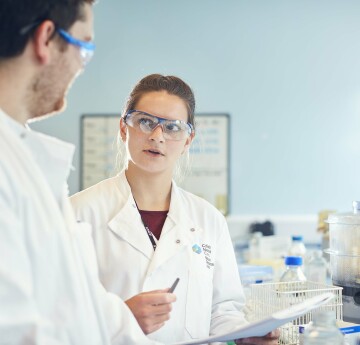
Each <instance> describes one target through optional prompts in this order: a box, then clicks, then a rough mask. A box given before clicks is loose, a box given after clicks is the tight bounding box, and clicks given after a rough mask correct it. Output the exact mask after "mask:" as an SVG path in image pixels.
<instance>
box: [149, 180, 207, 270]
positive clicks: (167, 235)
mask: <svg viewBox="0 0 360 345" xmlns="http://www.w3.org/2000/svg"><path fill="white" fill-rule="evenodd" d="M183 202H184V200H182V198H181V195H180V193H179V189H178V187H177V186H176V184H175V183H174V182H173V183H172V190H171V204H170V210H169V213H168V217H167V219H166V221H165V224H164V227H163V230H162V232H161V237H160V240H159V242H158V244H157V248H156V251H155V253H154V256H153V258H152V260H151V263H150V265H149V268H148V272H147V275H150V274H151V273H152V272H154V271H155V270H156V269H157V268H158V267H160V266H161V265H162V264H164V263H165V262H166V261H168V260H170V259H171V258H172V257H174V256H176V255H179V254H180V253H181V252H183V251H187V250H188V247H189V246H193V245H194V244H195V243H197V242H198V239H199V234H200V232H201V229H199V228H196V224H194V222H193V221H192V220H191V219H189V217H188V216H187V214H186V212H185V208H184V206H183V205H184V204H183ZM185 255H186V254H185Z"/></svg>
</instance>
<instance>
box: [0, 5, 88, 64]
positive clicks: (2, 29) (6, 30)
mask: <svg viewBox="0 0 360 345" xmlns="http://www.w3.org/2000/svg"><path fill="white" fill-rule="evenodd" d="M93 2H94V0H0V60H1V59H6V58H11V57H15V56H18V55H20V54H21V53H22V52H23V51H24V48H25V46H26V44H27V42H28V40H29V38H30V37H31V36H32V34H33V33H34V31H35V29H36V27H37V25H36V24H41V22H42V21H44V20H46V19H48V20H51V21H52V22H54V24H55V25H56V26H57V27H59V28H61V29H64V30H68V29H69V28H70V27H71V26H72V25H73V24H74V23H75V22H76V21H77V20H81V19H82V16H83V13H82V5H83V4H85V3H88V4H92V3H93ZM26 27H29V28H31V29H29V30H24V28H26Z"/></svg>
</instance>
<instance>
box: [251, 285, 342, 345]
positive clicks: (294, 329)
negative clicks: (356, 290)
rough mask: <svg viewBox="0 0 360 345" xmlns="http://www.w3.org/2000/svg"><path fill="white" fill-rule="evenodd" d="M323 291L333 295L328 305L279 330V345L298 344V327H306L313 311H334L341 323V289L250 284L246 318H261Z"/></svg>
mask: <svg viewBox="0 0 360 345" xmlns="http://www.w3.org/2000/svg"><path fill="white" fill-rule="evenodd" d="M326 292H332V293H333V294H334V295H335V298H333V299H332V300H331V301H329V302H328V303H327V304H325V305H322V306H321V307H318V308H316V309H314V310H312V311H310V312H308V313H306V314H304V315H303V316H301V317H299V318H297V319H295V320H293V321H292V322H290V323H287V324H285V325H283V326H281V327H280V339H279V344H286V345H297V344H299V325H305V324H308V323H309V322H310V321H312V313H313V312H314V311H316V310H333V311H334V312H335V313H336V319H337V320H342V318H343V313H342V288H341V287H336V286H332V285H325V284H320V283H315V282H311V281H306V282H286V283H266V284H252V285H251V286H250V298H249V302H248V305H247V307H248V308H247V311H248V315H247V316H248V318H249V320H250V321H257V320H260V319H263V318H264V317H266V316H269V315H271V314H272V313H274V312H276V311H278V310H281V309H285V308H288V307H290V306H291V305H293V304H297V303H300V302H303V301H305V300H306V299H308V298H310V297H314V296H318V295H321V294H323V293H326Z"/></svg>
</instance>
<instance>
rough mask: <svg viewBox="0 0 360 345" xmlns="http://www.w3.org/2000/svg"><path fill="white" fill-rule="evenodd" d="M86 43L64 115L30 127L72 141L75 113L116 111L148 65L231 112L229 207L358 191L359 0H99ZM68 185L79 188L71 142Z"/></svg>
mask: <svg viewBox="0 0 360 345" xmlns="http://www.w3.org/2000/svg"><path fill="white" fill-rule="evenodd" d="M95 18H96V44H97V51H96V54H95V57H94V60H93V61H92V62H91V63H90V65H89V67H88V68H87V71H86V73H85V74H84V75H83V76H82V77H81V78H80V79H79V80H78V81H77V83H76V85H75V86H74V87H73V90H72V93H71V94H70V96H69V106H68V110H67V111H66V112H65V114H63V115H61V116H58V117H55V118H53V119H49V120H45V121H43V122H41V123H37V124H35V125H33V127H35V128H37V129H39V130H42V131H44V132H47V133H50V134H53V135H56V136H58V137H60V138H62V139H64V140H67V141H70V142H73V143H75V144H76V145H79V132H80V128H79V118H80V116H81V115H82V114H84V113H120V112H121V109H122V106H123V104H124V100H125V98H126V96H127V94H128V92H129V91H130V89H131V87H132V85H133V84H134V83H135V82H136V81H137V80H138V79H140V78H141V77H143V76H144V75H146V74H149V73H153V72H160V73H165V74H176V75H178V76H180V77H182V78H184V79H185V80H186V81H187V82H189V84H190V85H192V87H193V89H194V91H195V93H196V97H197V111H198V112H221V113H223V112H227V113H229V114H230V115H231V123H232V128H231V149H232V152H231V171H230V175H231V213H232V214H243V215H246V214H255V215H256V214H260V215H263V214H271V215H286V214H290V215H307V214H310V215H313V214H316V213H317V212H318V211H319V210H320V209H324V208H333V209H338V210H343V211H345V210H350V207H351V201H352V200H354V199H357V198H359V195H360V182H359V176H360V145H359V138H360V114H359V110H360V2H359V1H358V0H346V1H343V0H336V1H335V0H317V1H314V0H301V1H295V0H291V1H289V0H251V1H250V0H225V1H219V0H218V1H216V0H196V1H194V0H182V1H169V0H152V1H148V0H122V1H119V0H101V1H100V2H99V4H98V5H96V10H95ZM75 168H76V171H74V173H73V174H72V175H71V177H70V190H71V192H75V191H77V190H78V189H79V170H78V168H79V151H77V153H76V157H75Z"/></svg>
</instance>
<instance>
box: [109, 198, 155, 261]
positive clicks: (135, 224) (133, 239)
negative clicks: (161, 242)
mask: <svg viewBox="0 0 360 345" xmlns="http://www.w3.org/2000/svg"><path fill="white" fill-rule="evenodd" d="M108 226H109V228H110V231H112V232H114V233H115V234H116V235H117V236H118V237H120V238H121V239H122V240H124V241H126V242H128V243H129V244H130V245H131V246H133V247H134V248H136V249H137V250H139V251H140V252H141V253H143V254H144V255H145V256H146V257H147V258H149V259H151V257H152V256H153V254H154V249H153V247H152V245H151V242H150V240H149V237H148V235H147V233H146V230H145V228H144V226H143V224H142V222H141V218H140V214H139V212H138V210H137V208H136V205H135V202H134V198H133V196H132V194H131V192H130V193H129V195H128V199H127V201H126V202H125V205H124V207H123V208H122V209H121V210H120V212H119V213H118V214H117V215H116V216H115V217H114V218H113V219H111V220H110V222H109V223H108Z"/></svg>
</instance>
